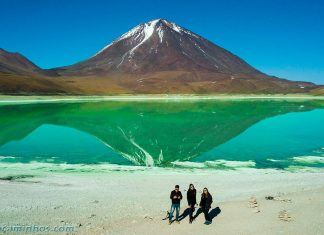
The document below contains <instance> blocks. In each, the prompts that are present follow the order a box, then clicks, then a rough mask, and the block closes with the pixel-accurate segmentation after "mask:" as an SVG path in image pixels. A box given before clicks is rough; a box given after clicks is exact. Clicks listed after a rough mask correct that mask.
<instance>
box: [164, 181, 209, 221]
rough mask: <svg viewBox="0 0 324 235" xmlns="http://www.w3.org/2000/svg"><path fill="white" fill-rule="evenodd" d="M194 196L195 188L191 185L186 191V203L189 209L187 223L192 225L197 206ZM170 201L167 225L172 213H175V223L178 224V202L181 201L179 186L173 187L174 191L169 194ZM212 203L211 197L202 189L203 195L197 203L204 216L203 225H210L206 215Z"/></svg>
mask: <svg viewBox="0 0 324 235" xmlns="http://www.w3.org/2000/svg"><path fill="white" fill-rule="evenodd" d="M196 195H197V190H196V189H195V186H194V185H193V184H190V185H189V189H188V191H187V201H188V208H189V209H190V212H189V223H192V221H193V220H194V218H195V217H196V216H197V214H196V216H195V217H194V216H193V213H194V211H195V205H197V200H196ZM170 199H171V202H172V204H171V210H170V213H169V224H171V223H172V217H173V213H174V211H175V212H176V219H175V220H176V222H177V223H180V221H179V211H180V201H181V200H182V193H181V191H180V187H179V185H176V186H175V189H174V190H173V191H171V194H170ZM212 202H213V197H212V196H211V194H210V193H209V192H208V189H207V188H204V189H203V193H202V194H201V199H200V203H199V207H200V208H201V210H202V212H203V213H204V215H205V220H206V221H205V224H210V223H211V219H210V217H209V215H208V212H209V209H210V208H211V204H212Z"/></svg>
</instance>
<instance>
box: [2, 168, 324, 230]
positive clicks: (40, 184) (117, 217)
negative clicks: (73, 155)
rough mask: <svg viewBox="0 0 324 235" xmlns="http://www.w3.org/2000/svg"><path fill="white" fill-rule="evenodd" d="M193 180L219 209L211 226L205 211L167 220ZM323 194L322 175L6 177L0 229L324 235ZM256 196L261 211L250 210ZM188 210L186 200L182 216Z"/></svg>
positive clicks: (148, 172)
mask: <svg viewBox="0 0 324 235" xmlns="http://www.w3.org/2000/svg"><path fill="white" fill-rule="evenodd" d="M2 173H3V172H2ZM28 173H31V172H28ZM5 174H7V173H5ZM1 176H4V175H3V174H1ZM189 183H194V184H195V186H196V188H197V189H198V191H199V192H200V191H201V189H202V188H203V187H204V186H207V187H208V188H209V190H210V192H211V194H212V195H213V197H214V203H213V208H216V207H219V209H220V210H221V211H220V213H219V214H218V215H217V216H216V217H215V218H214V219H213V223H212V224H211V225H209V226H207V225H204V224H203V222H204V219H203V217H204V216H203V214H201V215H200V216H199V217H198V218H197V219H196V220H195V221H194V223H193V224H189V223H188V217H186V218H185V219H184V220H182V221H181V223H180V224H175V223H174V224H172V225H168V224H167V220H162V219H163V218H164V217H165V215H166V211H167V210H168V209H169V206H170V200H169V194H170V191H171V190H172V189H173V187H174V185H175V184H180V186H181V191H182V193H183V194H184V195H185V194H186V192H185V189H187V187H188V184H189ZM323 195H324V171H323V170H319V171H316V172H298V173H296V172H295V173H292V172H284V171H276V170H255V169H248V170H247V169H242V170H236V171H216V170H195V171H191V170H177V171H175V172H173V171H172V170H159V169H157V170H154V169H153V170H144V171H135V172H133V171H111V172H106V173H64V174H63V173H47V174H41V175H40V176H38V177H35V178H26V179H20V181H19V180H15V181H8V180H0V198H1V200H0V225H4V224H6V225H17V224H19V225H41V226H45V225H46V226H47V225H48V226H52V227H54V226H61V225H72V226H76V227H75V232H74V233H68V234H156V235H157V234H311V235H313V234H324V223H323V221H324V200H323ZM252 196H253V197H255V198H256V201H257V207H255V208H250V207H249V201H250V197H252ZM266 196H275V199H276V200H266V199H265V197H266ZM185 207H186V200H185V199H184V200H183V201H182V204H181V212H182V211H183V210H184V209H185ZM258 210H259V211H260V212H256V211H258ZM284 210H285V211H286V212H287V213H288V214H286V215H285V216H286V217H285V216H284V218H282V219H285V218H286V219H287V220H289V221H284V220H281V219H280V218H279V215H280V213H281V214H284ZM14 234H19V233H17V232H16V233H14ZM24 234H28V233H24ZM35 234H36V233H35ZM41 234H66V233H57V232H53V233H41Z"/></svg>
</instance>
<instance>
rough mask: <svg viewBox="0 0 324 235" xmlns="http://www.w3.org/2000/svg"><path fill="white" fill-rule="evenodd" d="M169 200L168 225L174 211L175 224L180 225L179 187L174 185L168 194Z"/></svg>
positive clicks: (180, 196) (180, 195) (180, 197)
mask: <svg viewBox="0 0 324 235" xmlns="http://www.w3.org/2000/svg"><path fill="white" fill-rule="evenodd" d="M170 199H171V202H172V204H171V210H170V213H169V224H171V223H172V222H171V220H172V217H173V213H174V211H176V221H177V223H180V221H179V211H180V201H181V199H182V194H181V192H180V190H179V185H176V186H175V188H174V190H173V191H172V192H171V194H170Z"/></svg>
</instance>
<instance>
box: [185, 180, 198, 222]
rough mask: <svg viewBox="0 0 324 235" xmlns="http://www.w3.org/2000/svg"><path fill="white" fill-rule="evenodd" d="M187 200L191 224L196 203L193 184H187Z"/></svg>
mask: <svg viewBox="0 0 324 235" xmlns="http://www.w3.org/2000/svg"><path fill="white" fill-rule="evenodd" d="M187 201H188V207H189V208H190V214H189V223H190V224H191V223H192V221H193V213H194V211H195V205H196V204H197V200H196V189H195V186H194V185H193V184H190V185H189V189H188V191H187Z"/></svg>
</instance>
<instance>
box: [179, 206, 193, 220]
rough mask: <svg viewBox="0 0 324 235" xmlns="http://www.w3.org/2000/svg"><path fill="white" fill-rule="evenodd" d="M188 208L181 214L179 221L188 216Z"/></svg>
mask: <svg viewBox="0 0 324 235" xmlns="http://www.w3.org/2000/svg"><path fill="white" fill-rule="evenodd" d="M190 210H191V209H190V208H187V209H185V210H184V211H183V212H182V214H181V215H180V216H179V220H180V221H181V220H183V219H184V218H186V217H187V216H188V215H189V214H190Z"/></svg>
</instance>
